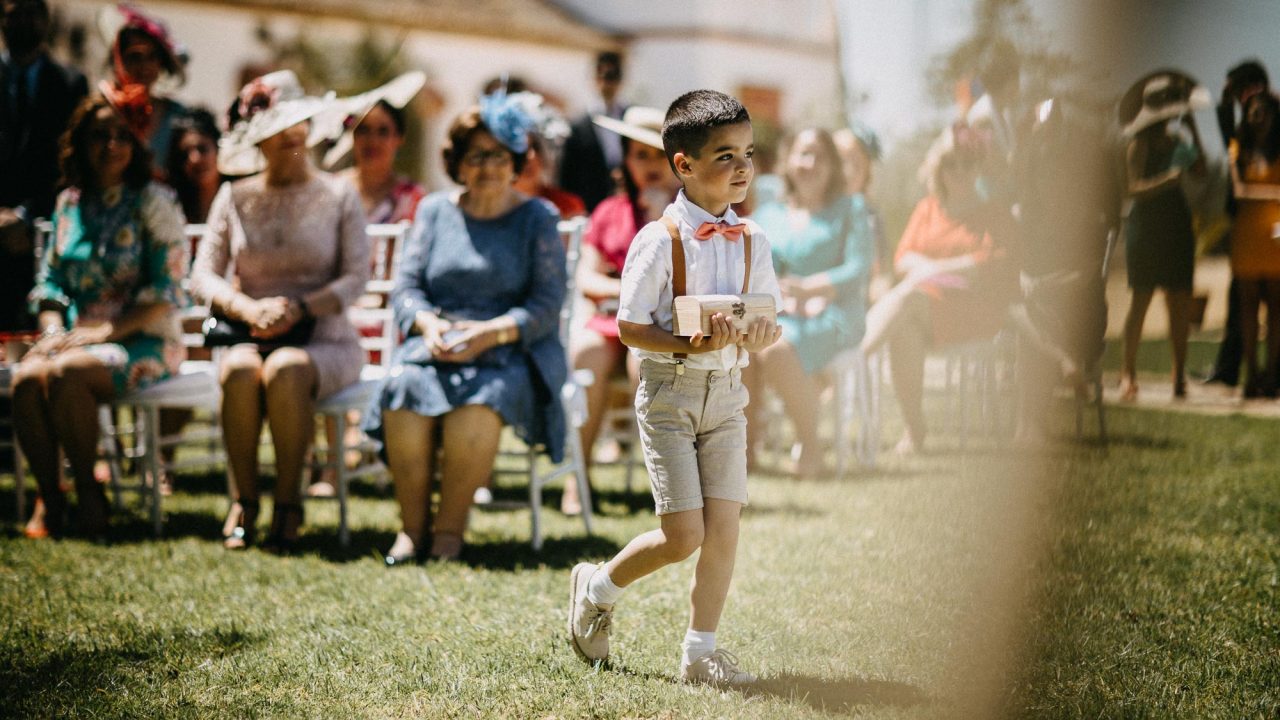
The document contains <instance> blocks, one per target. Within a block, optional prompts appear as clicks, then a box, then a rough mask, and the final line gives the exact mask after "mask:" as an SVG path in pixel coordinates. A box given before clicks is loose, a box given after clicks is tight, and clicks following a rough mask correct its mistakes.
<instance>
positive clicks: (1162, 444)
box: [1106, 432, 1186, 450]
mask: <svg viewBox="0 0 1280 720" xmlns="http://www.w3.org/2000/svg"><path fill="white" fill-rule="evenodd" d="M1106 447H1109V448H1132V449H1135V450H1181V449H1183V448H1185V447H1186V445H1185V443H1182V442H1180V441H1177V440H1174V439H1172V438H1168V437H1154V436H1151V435H1134V434H1131V433H1115V432H1109V433H1107V443H1106Z"/></svg>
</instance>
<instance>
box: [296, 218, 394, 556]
mask: <svg viewBox="0 0 1280 720" xmlns="http://www.w3.org/2000/svg"><path fill="white" fill-rule="evenodd" d="M408 231H409V223H405V222H401V223H394V224H375V225H369V226H368V227H367V228H366V233H367V234H368V236H369V241H370V252H371V261H372V264H373V268H372V275H371V277H370V280H369V282H368V283H366V284H365V291H366V293H368V294H369V295H379V296H381V297H382V298H383V301H382V302H381V303H380V305H381V307H352V308H349V309H348V310H347V317H349V318H350V319H351V322H352V324H353V325H355V326H356V327H357V328H362V327H377V328H378V329H379V332H378V334H377V335H372V336H367V335H361V337H360V347H361V348H362V349H363V350H364V351H365V352H366V353H367V354H368V358H369V362H367V363H366V364H365V366H364V367H363V368H361V370H360V379H359V380H357V381H356V382H354V383H352V384H351V385H348V386H347V387H345V388H342V389H341V390H339V391H337V392H335V393H333V394H332V395H330V396H329V397H326V398H324V399H322V400H320V401H319V402H317V403H316V413H317V414H318V415H321V416H323V417H324V418H325V419H326V420H331V421H332V422H333V423H334V426H335V429H336V433H335V435H336V436H337V438H338V447H330V448H325V449H324V450H323V451H321V450H320V449H318V448H317V451H316V454H317V457H322V458H323V459H322V460H320V461H319V462H317V463H316V465H317V466H318V467H321V468H326V469H328V470H330V471H332V473H333V476H334V481H335V483H336V488H335V489H336V491H337V492H336V493H335V494H334V496H333V499H334V500H336V501H337V502H338V543H339V544H340V545H342V546H343V547H346V546H347V545H348V544H350V542H351V530H350V527H349V522H348V517H349V513H348V499H349V494H350V493H349V489H350V484H351V481H352V480H354V479H356V478H359V477H368V476H373V477H375V478H377V479H379V480H381V481H384V482H385V478H386V477H387V469H386V467H385V466H384V465H383V464H382V463H381V462H378V461H377V460H376V458H375V459H373V460H371V461H365V462H361V464H360V465H359V466H358V467H354V468H349V467H347V463H346V454H347V451H348V450H359V451H361V457H362V458H364V457H370V456H371V453H369V452H366V451H368V450H370V449H371V448H372V445H371V444H370V443H366V442H361V443H359V444H357V445H349V444H347V440H346V437H347V427H348V423H347V415H348V414H349V413H351V412H359V411H363V410H364V409H365V408H367V407H368V406H369V403H370V402H372V400H373V396H374V394H375V393H376V392H377V390H378V384H379V383H380V382H381V381H382V378H383V377H385V376H386V373H387V368H388V367H389V366H390V364H391V355H392V353H393V352H394V351H395V348H396V345H398V344H399V340H400V331H399V329H398V328H396V324H395V314H394V312H393V311H392V310H391V308H390V307H389V305H390V303H389V302H387V301H386V298H387V297H388V296H389V295H390V294H391V290H392V287H393V286H394V284H395V272H396V270H397V269H398V267H399V264H400V256H401V254H402V249H403V247H404V239H405V236H406V235H407V234H408ZM304 483H305V481H304ZM303 497H308V496H307V494H306V487H305V484H304V487H303ZM308 499H313V500H324V499H326V498H323V497H308Z"/></svg>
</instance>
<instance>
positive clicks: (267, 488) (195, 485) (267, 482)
mask: <svg viewBox="0 0 1280 720" xmlns="http://www.w3.org/2000/svg"><path fill="white" fill-rule="evenodd" d="M130 480H132V478H130ZM275 486H276V479H275V476H274V475H263V476H262V478H261V480H260V481H259V488H258V490H259V492H260V493H262V494H263V495H264V496H266V495H270V494H271V493H272V492H273V491H274V490H275ZM174 488H175V489H176V490H178V491H180V492H182V493H185V494H189V495H221V496H224V497H225V496H226V494H227V475H226V473H225V472H209V473H202V474H186V473H182V474H179V475H178V476H177V478H176V479H175V480H174ZM347 493H348V495H350V496H351V497H355V498H372V499H375V500H377V499H382V498H388V497H391V492H390V485H389V484H388V486H387V489H386V490H382V489H379V488H378V486H377V485H376V484H375V483H373V482H371V481H368V480H366V479H364V478H357V479H355V480H352V481H350V482H349V483H348V485H347Z"/></svg>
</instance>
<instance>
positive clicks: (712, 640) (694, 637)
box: [680, 630, 716, 665]
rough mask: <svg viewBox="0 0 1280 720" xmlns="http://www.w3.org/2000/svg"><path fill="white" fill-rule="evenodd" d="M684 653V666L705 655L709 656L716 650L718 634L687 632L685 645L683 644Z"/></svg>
mask: <svg viewBox="0 0 1280 720" xmlns="http://www.w3.org/2000/svg"><path fill="white" fill-rule="evenodd" d="M680 647H681V650H682V651H683V656H682V659H683V660H684V664H685V665H688V664H689V663H691V662H693V661H694V660H697V659H698V658H700V657H702V656H703V655H709V654H711V653H713V652H715V650H716V634H715V633H714V632H698V631H697V630H686V631H685V633H684V643H683V644H681V646H680Z"/></svg>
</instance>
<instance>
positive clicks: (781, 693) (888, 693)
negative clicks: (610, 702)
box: [599, 661, 930, 714]
mask: <svg viewBox="0 0 1280 720" xmlns="http://www.w3.org/2000/svg"><path fill="white" fill-rule="evenodd" d="M599 667H600V668H602V669H604V670H608V671H609V672H613V673H617V674H619V675H628V676H630V677H634V678H639V679H642V680H655V681H658V682H667V683H676V684H680V683H681V682H682V681H681V680H680V679H679V678H677V677H675V676H672V675H667V674H655V673H650V672H645V671H642V670H634V669H632V668H629V667H627V666H625V665H620V664H614V663H611V662H609V661H604V662H603V663H601V664H600V665H599ZM734 690H736V691H737V692H740V693H742V695H743V696H745V697H747V698H752V697H775V698H779V699H782V700H786V701H789V702H802V703H805V704H806V705H808V706H809V707H811V708H814V709H815V710H820V711H823V712H828V713H833V714H847V713H851V712H853V711H855V710H856V709H857V708H859V707H865V706H876V707H902V708H905V707H912V706H916V705H924V704H927V703H928V702H930V699H929V697H928V696H927V695H926V694H925V692H924V691H923V690H921V689H920V688H918V687H916V686H915V685H910V684H907V683H900V682H895V681H893V680H868V679H866V678H843V679H839V680H832V679H827V678H815V677H808V676H805V675H793V674H790V673H783V674H781V675H775V676H773V677H766V678H761V679H760V680H759V681H758V682H756V683H753V684H751V685H746V686H743V687H739V688H734Z"/></svg>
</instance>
